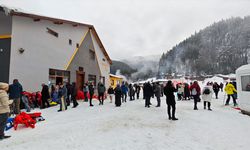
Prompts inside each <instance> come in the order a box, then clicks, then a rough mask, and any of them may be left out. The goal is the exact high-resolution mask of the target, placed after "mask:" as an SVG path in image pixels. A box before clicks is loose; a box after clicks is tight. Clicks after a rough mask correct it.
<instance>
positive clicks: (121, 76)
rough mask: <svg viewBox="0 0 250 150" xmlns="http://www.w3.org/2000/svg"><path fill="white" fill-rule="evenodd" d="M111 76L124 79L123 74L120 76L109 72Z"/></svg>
mask: <svg viewBox="0 0 250 150" xmlns="http://www.w3.org/2000/svg"><path fill="white" fill-rule="evenodd" d="M109 75H110V76H112V77H115V78H120V79H123V77H122V76H119V75H114V74H111V73H110V74H109Z"/></svg>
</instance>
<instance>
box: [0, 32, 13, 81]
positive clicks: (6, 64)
mask: <svg viewBox="0 0 250 150" xmlns="http://www.w3.org/2000/svg"><path fill="white" fill-rule="evenodd" d="M10 44H11V38H1V36H0V72H1V73H0V82H6V83H9V71H10V47H11V46H10Z"/></svg>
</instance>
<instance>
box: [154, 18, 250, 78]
mask: <svg viewBox="0 0 250 150" xmlns="http://www.w3.org/2000/svg"><path fill="white" fill-rule="evenodd" d="M249 62H250V16H248V17H245V18H239V17H238V18H230V19H227V20H222V21H220V22H218V23H214V24H212V25H211V26H209V27H207V28H205V29H203V30H201V31H199V32H198V33H195V34H194V35H192V36H191V37H189V38H188V39H185V40H184V41H182V42H181V43H180V44H178V45H176V46H175V47H173V48H172V49H171V50H170V51H168V52H167V53H165V54H163V55H162V56H161V59H160V62H159V72H160V73H162V74H164V73H165V74H170V73H178V74H186V75H192V74H193V75H204V74H215V73H222V74H228V73H232V72H235V70H236V69H237V68H238V67H239V66H241V65H244V64H248V63H249Z"/></svg>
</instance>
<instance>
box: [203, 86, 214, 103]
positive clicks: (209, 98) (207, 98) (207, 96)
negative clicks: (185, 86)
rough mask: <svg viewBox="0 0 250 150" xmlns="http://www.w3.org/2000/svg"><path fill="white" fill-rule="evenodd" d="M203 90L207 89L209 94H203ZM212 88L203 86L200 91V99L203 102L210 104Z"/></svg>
mask: <svg viewBox="0 0 250 150" xmlns="http://www.w3.org/2000/svg"><path fill="white" fill-rule="evenodd" d="M205 89H209V91H210V93H209V94H205V93H204V91H205ZM213 93H214V92H213V88H212V86H205V87H204V88H203V89H202V91H201V94H202V95H201V98H202V100H203V101H205V102H211V101H212V96H213Z"/></svg>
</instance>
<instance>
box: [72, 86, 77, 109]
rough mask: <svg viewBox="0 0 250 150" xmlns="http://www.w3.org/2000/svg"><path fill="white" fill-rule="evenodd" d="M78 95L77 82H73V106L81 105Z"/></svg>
mask: <svg viewBox="0 0 250 150" xmlns="http://www.w3.org/2000/svg"><path fill="white" fill-rule="evenodd" d="M76 96H77V87H76V83H75V82H73V83H72V86H71V100H72V101H73V108H76V107H77V106H78V105H79V104H78V103H77V101H76Z"/></svg>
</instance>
